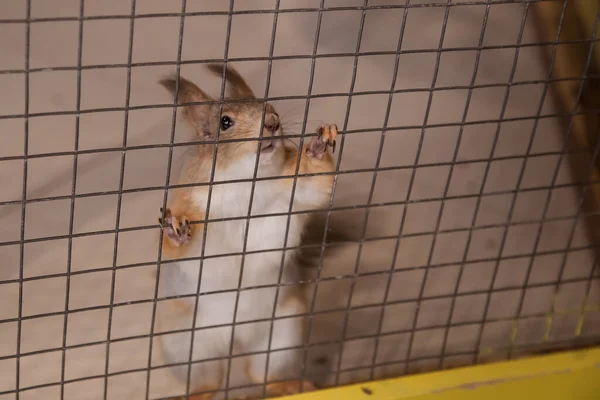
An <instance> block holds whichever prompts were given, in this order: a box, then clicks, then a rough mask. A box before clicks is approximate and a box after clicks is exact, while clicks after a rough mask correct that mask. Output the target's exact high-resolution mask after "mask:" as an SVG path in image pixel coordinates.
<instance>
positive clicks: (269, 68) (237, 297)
mask: <svg viewBox="0 0 600 400" xmlns="http://www.w3.org/2000/svg"><path fill="white" fill-rule="evenodd" d="M279 4H280V0H276V3H275V10H274V11H275V12H274V15H273V27H272V28H271V43H270V46H269V60H268V62H267V79H266V82H265V95H264V98H265V99H266V98H267V97H268V94H269V88H270V86H271V71H272V67H273V52H274V51H275V36H276V34H277V20H278V16H279ZM266 112H267V102H266V101H264V103H263V112H262V116H261V121H260V127H259V128H260V130H259V138H258V141H257V142H256V159H255V163H254V170H253V171H252V180H251V183H250V197H249V199H248V211H247V214H246V215H247V219H246V224H245V226H244V241H243V244H242V252H241V253H242V255H241V259H240V273H239V276H238V282H237V291H236V295H235V301H234V307H233V319H232V324H231V335H230V342H229V355H228V358H227V368H226V370H227V376H226V379H225V390H226V392H225V398H226V399H227V398H228V396H229V389H230V388H229V384H230V381H231V364H232V362H233V347H234V346H233V345H234V341H235V326H236V320H237V312H238V308H239V301H240V290H241V288H242V283H243V278H244V267H245V263H246V250H247V246H248V232H249V228H250V219H251V218H250V216H251V214H252V204H253V203H254V193H255V188H256V176H257V174H258V168H259V165H260V149H261V147H262V145H261V143H262V139H263V131H264V124H265V116H266V115H265V114H266ZM280 123H281V121H280ZM199 283H200V282H198V284H199ZM199 290H200V286H198V291H199ZM267 355H268V353H267ZM267 362H268V359H267ZM264 388H266V385H264Z"/></svg>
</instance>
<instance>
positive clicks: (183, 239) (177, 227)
mask: <svg viewBox="0 0 600 400" xmlns="http://www.w3.org/2000/svg"><path fill="white" fill-rule="evenodd" d="M160 214H161V215H162V217H159V218H158V223H159V224H160V226H161V228H162V229H163V232H164V234H165V235H166V236H167V238H168V239H169V241H170V242H171V243H172V244H173V246H175V247H179V246H182V245H184V244H186V243H187V242H189V241H190V240H191V238H192V228H191V226H190V221H189V220H188V219H187V217H185V216H183V215H182V216H180V217H176V216H174V215H172V214H171V210H170V209H168V208H167V209H166V210H165V211H164V212H163V209H162V208H161V209H160Z"/></svg>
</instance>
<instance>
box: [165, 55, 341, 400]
mask: <svg viewBox="0 0 600 400" xmlns="http://www.w3.org/2000/svg"><path fill="white" fill-rule="evenodd" d="M209 69H210V70H211V71H212V72H213V73H217V74H220V73H222V71H223V69H222V67H220V66H209ZM227 74H228V77H227V80H228V84H229V85H230V87H229V93H230V94H231V95H232V97H233V98H254V94H253V93H252V91H251V89H250V88H249V87H248V85H247V84H246V83H245V82H244V80H243V78H242V77H241V76H240V75H239V74H238V73H237V72H235V70H233V69H227ZM174 82H175V81H173V80H164V81H162V84H163V85H164V86H165V87H167V89H169V90H170V91H171V92H172V93H174V92H175V83H174ZM178 93H179V96H178V102H179V103H180V104H182V103H191V102H203V101H210V100H211V98H210V97H209V96H207V95H206V94H205V93H204V92H203V91H202V90H200V89H199V88H198V87H197V86H196V85H194V84H193V83H191V82H189V81H187V80H185V79H183V78H181V79H180V81H179V90H178ZM257 102H258V101H257ZM257 102H253V103H234V104H223V106H222V108H221V109H219V106H215V105H213V106H210V105H206V106H202V105H200V106H198V105H196V106H187V107H185V108H184V111H183V115H184V117H185V119H186V120H187V121H188V122H189V123H190V125H191V126H192V127H194V129H195V130H196V132H197V134H198V136H199V137H200V138H201V139H205V140H216V139H217V135H216V134H215V132H217V131H218V130H219V128H218V126H217V124H218V123H219V118H220V115H235V116H236V125H235V127H234V128H235V129H230V130H227V132H226V133H223V132H222V133H221V135H220V136H219V137H218V139H219V144H218V151H217V159H216V162H215V163H214V164H215V168H216V171H220V170H223V169H226V168H227V167H229V166H230V165H231V164H232V163H233V162H235V161H236V160H237V159H239V158H241V157H242V156H246V155H248V154H256V152H257V150H258V149H259V144H258V143H257V142H256V141H244V142H221V140H229V139H242V138H256V139H258V138H259V136H261V135H260V134H258V133H257V132H256V130H257V125H256V121H257V120H259V121H260V119H261V118H262V113H263V111H266V113H267V114H265V117H264V124H265V126H266V125H267V124H270V123H272V124H274V123H275V122H277V123H278V118H279V117H278V115H277V114H276V112H275V109H274V108H273V107H272V106H271V105H270V104H262V103H261V106H260V107H257V104H256V103H257ZM263 106H264V107H263ZM219 113H220V114H219ZM274 116H276V118H275V117H274ZM318 133H319V135H320V136H319V139H318V140H323V141H324V142H325V143H326V144H325V150H324V152H322V153H321V152H319V153H318V154H313V153H312V149H313V148H315V147H313V146H315V143H316V142H315V139H311V138H307V139H306V140H305V142H306V143H305V145H304V146H303V148H302V149H298V148H293V147H290V146H284V145H283V141H280V142H276V141H275V139H276V138H278V137H279V136H276V135H281V131H280V130H279V133H278V134H276V133H275V132H273V134H272V136H266V137H267V138H268V139H273V143H280V144H281V146H279V147H282V146H283V148H278V149H277V148H276V149H275V151H273V153H272V154H273V156H272V157H273V159H274V160H275V161H274V165H279V171H277V172H276V174H277V175H279V176H293V175H296V168H297V163H298V152H300V153H301V154H300V162H299V166H298V171H297V173H298V174H299V175H303V174H315V173H331V172H333V171H334V162H333V157H332V156H331V155H330V154H329V152H328V151H327V145H330V146H331V145H332V144H333V145H334V144H335V139H336V134H337V129H336V128H335V126H325V127H323V128H320V130H319V131H318ZM264 137H265V136H263V138H264ZM276 147H277V146H276ZM320 151H322V149H321V150H320ZM214 153H215V145H214V144H203V145H199V146H197V148H196V154H195V156H194V157H193V159H192V160H191V161H190V162H189V163H188V164H187V165H186V166H185V167H184V169H183V170H182V174H181V178H180V183H182V184H197V183H208V182H209V181H210V177H211V170H212V166H213V155H214ZM261 156H262V154H261ZM276 157H279V158H276ZM297 179H298V182H297V185H302V186H308V187H310V189H311V190H315V191H317V192H322V193H328V190H330V188H331V185H332V182H333V176H332V175H331V174H327V175H320V176H310V177H298V178H297ZM293 181H294V179H293V178H286V179H280V180H278V182H279V184H280V185H281V187H282V191H285V190H286V189H287V188H289V187H290V186H291V185H292V183H293ZM207 193H208V187H207V186H206V185H204V186H196V187H189V188H179V189H177V190H176V191H175V193H174V196H173V198H172V199H171V202H170V204H169V209H168V210H167V211H168V212H169V213H170V215H171V216H173V217H175V221H174V225H173V226H172V227H171V228H175V229H177V228H179V225H178V224H179V223H180V221H183V220H185V219H187V220H188V221H190V222H191V225H190V231H191V235H190V236H191V239H190V240H189V241H187V242H184V243H181V242H178V241H177V240H174V239H173V238H171V237H168V236H167V235H166V234H163V239H162V251H163V254H164V255H165V257H166V258H167V259H171V260H175V259H179V258H185V257H186V256H187V254H188V253H189V251H190V250H191V249H196V248H197V247H196V246H199V243H198V238H199V237H201V236H202V235H201V233H200V232H202V230H203V228H204V225H203V224H202V223H199V222H200V221H204V219H205V210H204V209H203V208H202V207H201V206H199V205H198V198H202V197H203V196H206V195H207ZM294 302H296V305H300V306H299V307H296V309H298V308H300V309H303V310H304V311H303V312H306V310H307V300H306V298H305V296H304V294H303V292H302V291H301V290H295V289H291V290H289V291H288V292H287V293H285V294H284V295H282V297H281V298H280V303H281V304H282V305H284V306H285V305H287V304H291V305H292V306H293V304H292V303H294ZM292 308H293V307H292ZM177 309H178V310H177V311H181V310H180V307H179V306H178V307H177ZM183 309H186V310H187V307H183ZM173 311H174V312H175V311H176V310H173ZM220 373H221V377H222V373H223V371H220ZM246 373H247V375H248V376H249V378H250V379H251V380H252V381H253V382H254V383H257V384H260V383H262V382H263V380H262V377H261V379H258V378H259V377H255V376H252V373H251V371H250V370H249V368H247V370H246ZM221 380H222V379H221ZM218 388H219V386H216V385H213V384H212V383H211V384H210V385H206V384H205V385H201V386H200V387H199V388H195V390H193V392H195V393H198V392H205V391H214V390H217V389H218ZM266 388H267V392H268V394H269V395H271V396H279V395H285V394H291V393H297V392H298V391H299V382H291V381H290V382H288V381H284V382H278V383H272V384H268V385H267V387H266ZM303 389H304V390H313V389H314V386H313V385H312V384H311V383H310V382H307V381H305V382H303ZM212 397H213V394H211V393H205V394H201V395H194V396H190V397H189V399H192V400H209V399H211V398H212ZM183 398H185V397H182V399H183Z"/></svg>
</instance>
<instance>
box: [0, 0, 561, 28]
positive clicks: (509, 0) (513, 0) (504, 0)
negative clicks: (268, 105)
mask: <svg viewBox="0 0 600 400" xmlns="http://www.w3.org/2000/svg"><path fill="white" fill-rule="evenodd" d="M550 1H556V0H497V1H495V2H494V4H522V3H544V2H550ZM476 5H481V6H485V5H487V3H486V2H485V1H483V0H479V1H477V0H474V1H468V2H461V3H449V4H448V3H447V2H439V3H420V4H408V5H404V4H403V5H393V4H385V5H383V4H382V5H376V6H333V7H323V8H320V7H304V8H281V9H277V10H274V9H256V10H237V11H195V12H174V13H140V14H135V15H128V14H113V15H86V16H83V17H76V16H73V17H37V18H28V19H22V18H3V19H0V24H32V23H42V22H78V21H81V20H83V21H94V20H112V19H126V20H131V19H148V18H168V17H180V18H181V17H195V16H230V15H253V14H294V13H307V12H335V11H364V10H367V11H368V10H390V9H404V8H441V7H468V6H476Z"/></svg>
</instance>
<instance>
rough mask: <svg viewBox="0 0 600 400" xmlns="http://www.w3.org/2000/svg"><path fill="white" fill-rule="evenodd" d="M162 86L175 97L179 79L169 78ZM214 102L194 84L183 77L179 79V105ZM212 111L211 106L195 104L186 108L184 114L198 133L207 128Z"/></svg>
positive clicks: (162, 81)
mask: <svg viewBox="0 0 600 400" xmlns="http://www.w3.org/2000/svg"><path fill="white" fill-rule="evenodd" d="M160 84H161V85H162V86H164V87H165V88H166V89H167V90H168V91H169V93H171V95H173V96H175V92H176V90H177V89H176V88H177V78H176V77H169V78H165V79H162V80H161V81H160ZM211 100H213V99H212V98H211V97H210V96H208V95H207V94H206V93H204V92H203V91H202V90H201V89H200V88H199V87H198V86H196V85H194V84H193V83H192V82H190V81H188V80H187V79H184V78H182V77H180V78H179V92H178V93H177V104H180V105H181V104H186V103H200V102H204V101H211ZM209 111H210V105H208V104H206V105H201V104H193V105H189V106H185V107H184V109H183V114H184V116H185V119H186V120H187V121H188V122H189V123H190V124H192V126H193V127H194V128H195V129H196V131H197V132H202V131H203V130H204V128H203V127H204V126H206V121H207V119H208V113H209Z"/></svg>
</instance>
